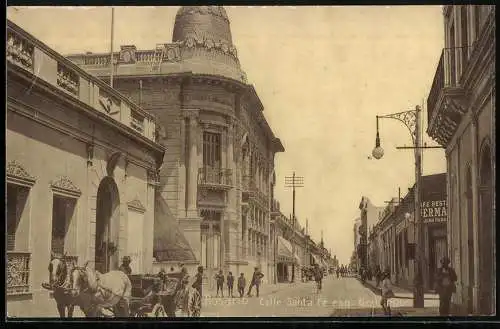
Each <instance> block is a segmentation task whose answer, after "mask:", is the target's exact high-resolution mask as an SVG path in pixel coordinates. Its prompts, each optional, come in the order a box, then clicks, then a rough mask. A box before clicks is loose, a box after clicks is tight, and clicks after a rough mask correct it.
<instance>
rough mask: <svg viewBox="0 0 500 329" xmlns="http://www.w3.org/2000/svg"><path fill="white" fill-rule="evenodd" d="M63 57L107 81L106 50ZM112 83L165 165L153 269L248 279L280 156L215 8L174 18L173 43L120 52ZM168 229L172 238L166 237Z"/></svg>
mask: <svg viewBox="0 0 500 329" xmlns="http://www.w3.org/2000/svg"><path fill="white" fill-rule="evenodd" d="M68 58H69V59H70V60H72V61H73V62H74V63H76V64H78V65H79V66H80V67H82V68H84V69H85V70H87V71H88V72H90V73H92V74H93V75H95V76H98V77H99V78H101V79H103V80H105V81H109V78H110V65H109V63H110V56H109V54H106V53H103V54H79V55H71V56H68ZM114 58H115V59H116V60H117V63H116V65H114V66H113V69H114V82H113V86H114V87H115V88H116V89H117V90H119V91H120V92H122V93H123V94H125V95H127V96H128V97H130V98H131V99H133V100H134V101H135V102H137V103H139V104H141V105H142V106H143V107H144V108H145V109H146V110H147V111H148V113H150V114H153V115H154V116H155V117H157V118H158V120H159V123H160V128H161V131H160V136H159V142H160V143H161V144H162V145H165V146H166V147H167V149H168V150H169V152H167V153H166V155H165V159H164V163H165V164H164V166H163V167H162V170H161V172H160V187H159V194H158V195H157V198H156V202H157V207H156V216H155V225H156V229H155V257H156V260H157V262H156V263H155V264H156V265H155V266H156V267H157V268H159V267H163V266H168V264H169V263H172V262H173V263H178V262H180V261H181V262H183V263H185V264H188V265H190V266H191V270H194V268H195V267H196V266H197V265H198V264H200V265H202V266H203V267H205V271H206V273H207V277H208V278H210V280H209V283H210V284H213V283H214V282H213V280H212V277H213V275H212V274H214V273H215V272H216V271H219V269H223V270H224V271H225V272H227V271H232V272H233V273H241V272H244V273H245V275H246V277H250V276H251V274H252V272H253V269H254V267H255V266H258V267H261V270H262V271H263V272H264V275H265V277H264V278H265V280H266V281H267V280H268V279H269V278H271V277H272V267H270V266H269V262H270V257H271V254H270V253H269V251H270V250H271V249H272V248H270V247H271V241H270V214H271V200H273V184H272V182H273V177H274V156H275V154H276V153H277V152H283V151H284V148H283V145H282V144H281V142H280V140H279V139H278V138H277V137H276V136H275V135H274V133H273V131H272V130H271V128H270V126H269V124H268V123H267V121H266V119H265V117H264V105H263V104H262V103H261V101H260V99H259V97H258V95H257V93H256V91H255V89H254V87H253V86H252V85H250V84H248V83H247V81H246V77H245V73H244V72H243V70H242V68H241V65H240V62H239V59H238V56H237V51H236V47H235V46H234V44H233V40H232V36H231V30H230V23H229V18H228V16H227V14H226V11H225V9H224V8H223V7H221V6H192V7H191V6H187V7H181V8H180V9H179V11H178V12H177V15H176V18H175V23H174V30H173V36H172V42H171V43H161V44H157V45H156V48H155V49H146V50H140V49H136V47H135V46H134V45H124V46H121V49H120V51H119V52H116V53H115V54H114ZM172 232H174V233H175V234H174V233H172Z"/></svg>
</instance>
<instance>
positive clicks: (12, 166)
mask: <svg viewBox="0 0 500 329" xmlns="http://www.w3.org/2000/svg"><path fill="white" fill-rule="evenodd" d="M6 172H7V182H9V183H12V184H16V185H22V186H26V187H31V186H33V185H34V184H35V181H36V179H35V177H33V176H31V175H30V174H29V173H28V171H26V169H25V168H24V167H23V166H22V165H21V164H20V163H19V162H17V161H16V160H11V161H9V162H8V163H7V168H6Z"/></svg>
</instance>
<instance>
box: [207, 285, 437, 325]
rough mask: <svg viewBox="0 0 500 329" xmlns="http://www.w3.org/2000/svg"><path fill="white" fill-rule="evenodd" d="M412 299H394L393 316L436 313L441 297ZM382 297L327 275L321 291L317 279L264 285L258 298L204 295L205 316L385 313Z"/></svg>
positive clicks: (373, 314) (362, 314)
mask: <svg viewBox="0 0 500 329" xmlns="http://www.w3.org/2000/svg"><path fill="white" fill-rule="evenodd" d="M412 302H413V301H412V300H411V299H409V298H407V296H404V297H403V298H394V299H392V300H391V307H392V309H393V315H395V316H398V315H399V316H401V315H403V316H416V315H436V314H437V306H438V302H439V301H438V300H436V299H426V302H425V306H426V307H425V308H424V309H420V310H416V309H413V308H412V307H411V305H412ZM379 303H380V296H378V295H377V294H375V293H373V292H372V291H371V290H370V289H369V288H366V287H364V286H363V285H362V284H361V283H360V282H359V281H358V280H357V279H355V278H339V279H337V278H334V277H333V276H328V277H327V278H326V279H325V281H324V286H323V290H322V292H321V293H319V294H318V293H317V292H316V291H315V283H314V282H307V283H303V282H298V283H295V284H282V285H280V286H279V290H278V291H276V288H274V286H273V285H269V286H263V287H262V293H261V296H260V297H259V298H257V297H250V298H241V299H240V298H214V297H205V298H204V303H203V309H202V316H204V317H228V316H234V317H247V316H248V317H259V316H260V317H273V316H275V317H290V316H298V317H301V316H303V317H308V316H312V317H316V316H342V317H345V316H383V314H382V310H381V307H380V304H379Z"/></svg>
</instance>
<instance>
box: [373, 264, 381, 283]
mask: <svg viewBox="0 0 500 329" xmlns="http://www.w3.org/2000/svg"><path fill="white" fill-rule="evenodd" d="M381 279H382V271H381V270H380V265H377V267H376V268H375V284H376V287H377V288H378V287H379V286H380V281H381Z"/></svg>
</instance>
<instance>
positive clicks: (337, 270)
mask: <svg viewBox="0 0 500 329" xmlns="http://www.w3.org/2000/svg"><path fill="white" fill-rule="evenodd" d="M339 272H340V271H339V268H338V267H337V268H336V269H335V273H337V279H338V278H339Z"/></svg>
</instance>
